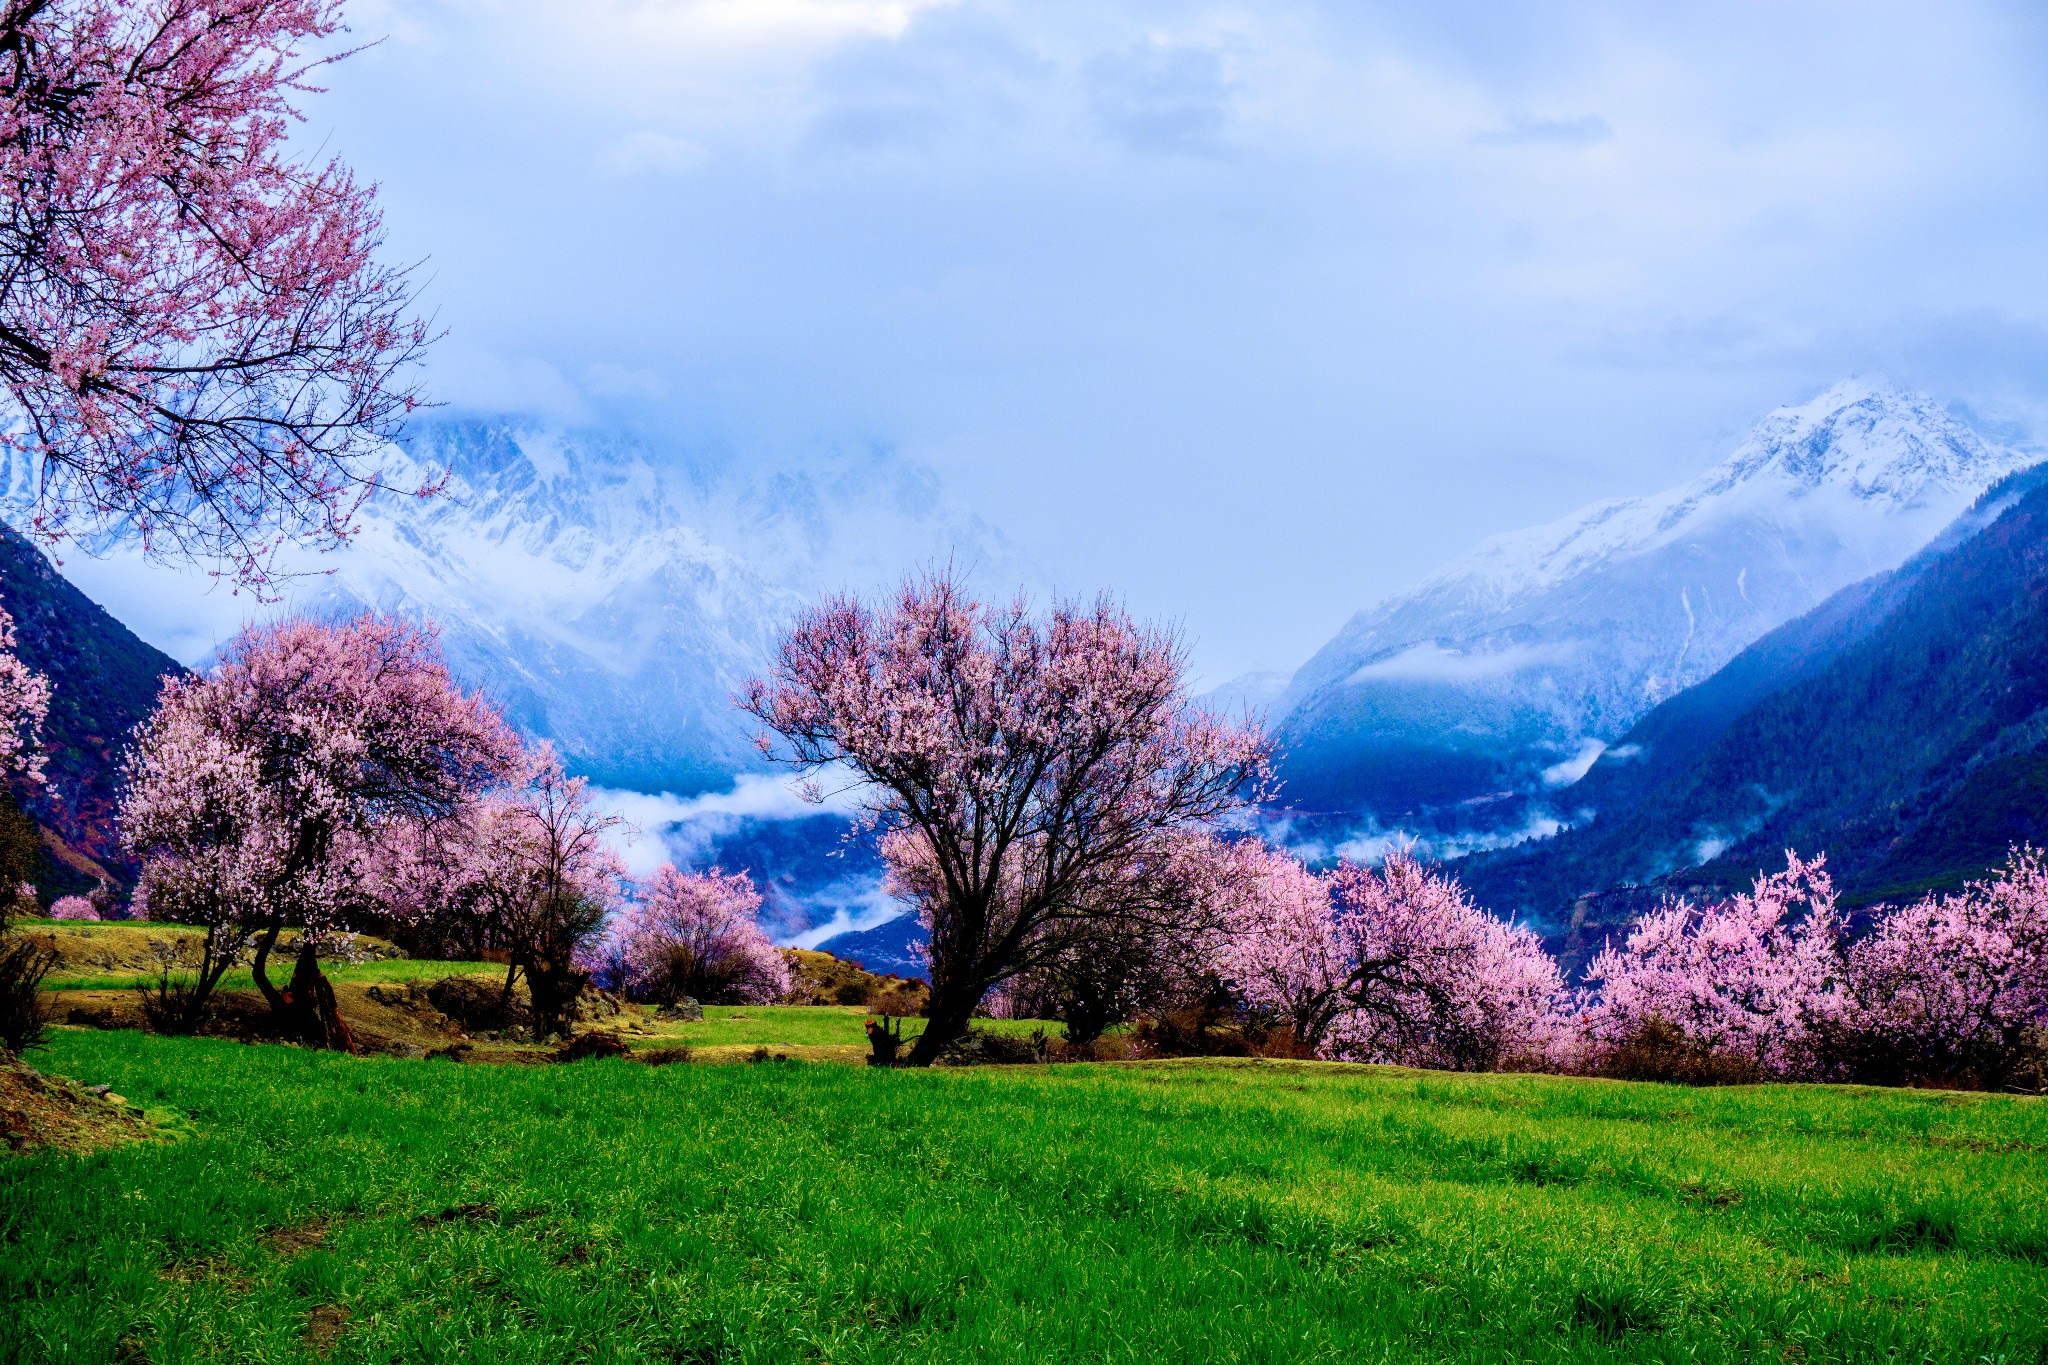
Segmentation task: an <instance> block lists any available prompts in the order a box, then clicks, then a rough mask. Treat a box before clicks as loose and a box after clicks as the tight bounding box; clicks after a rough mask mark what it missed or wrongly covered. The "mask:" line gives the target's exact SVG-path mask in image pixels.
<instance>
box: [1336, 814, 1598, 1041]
mask: <svg viewBox="0 0 2048 1365" xmlns="http://www.w3.org/2000/svg"><path fill="white" fill-rule="evenodd" d="M1328 882H1329V888H1330V903H1331V908H1332V913H1333V916H1334V920H1335V929H1336V935H1337V942H1338V943H1339V945H1341V947H1340V955H1341V960H1342V961H1343V962H1344V963H1345V965H1346V968H1347V973H1346V976H1345V979H1344V987H1343V995H1344V1004H1345V1009H1344V1012H1343V1013H1342V1014H1340V1015H1339V1016H1338V1017H1337V1018H1336V1019H1335V1020H1333V1021H1332V1022H1331V1024H1330V1026H1329V1028H1328V1031H1327V1032H1326V1034H1325V1035H1324V1040H1323V1044H1322V1047H1323V1051H1324V1052H1325V1054H1326V1055H1330V1056H1336V1057H1344V1058H1350V1059H1353V1060H1357V1061H1379V1062H1393V1063H1397V1064H1400V1065H1405V1066H1425V1067H1436V1068H1441V1069H1445V1070H1453V1071H1484V1070H1492V1069H1494V1068H1497V1067H1499V1066H1501V1065H1503V1064H1506V1063H1526V1062H1535V1061H1539V1060H1541V1059H1542V1058H1543V1057H1544V1056H1545V1055H1546V1054H1547V1053H1548V1052H1549V1050H1550V1047H1551V1045H1552V1030H1553V1028H1554V1025H1555V1020H1556V1010H1557V1006H1558V1002H1559V998H1560V996H1561V993H1562V991H1563V986H1564V982H1563V979H1562V977H1561V976H1560V975H1559V973H1558V969H1557V963H1556V962H1555V961H1554V960H1553V959H1552V958H1551V957H1550V955H1549V954H1548V953H1546V952H1544V951H1543V945H1542V942H1541V941H1540V940H1539V939H1538V938H1537V937H1536V935H1535V934H1534V933H1532V932H1531V931H1530V930H1528V929H1527V928H1524V927H1521V926H1518V925H1510V924H1507V923H1505V922H1504V921H1502V920H1500V919H1497V918H1495V917H1494V916H1493V915H1490V914H1488V913H1487V912H1486V911H1484V910H1482V909H1480V908H1479V907H1478V906H1476V905H1474V904H1472V902H1471V900H1470V899H1469V898H1467V896H1466V895H1465V891H1464V888H1463V887H1461V886H1459V885H1458V882H1457V879H1456V878H1454V877H1448V876H1445V875H1443V874H1441V873H1437V872H1434V871H1431V870H1430V869H1429V868H1426V867H1424V866H1423V865H1422V864H1421V863H1420V862H1418V861H1417V860H1416V859H1415V858H1414V857H1413V856H1411V855H1410V854H1408V853H1407V852H1405V851H1401V852H1396V853H1394V854H1392V855H1391V856H1389V857H1388V858H1387V860H1386V861H1385V863H1383V864H1382V865H1381V866H1380V867H1378V868H1368V867H1359V866H1356V865H1354V864H1350V863H1345V864H1342V865H1340V866H1339V867H1338V868H1337V869H1336V870H1335V871H1333V872H1332V873H1330V874H1329V877H1328Z"/></svg>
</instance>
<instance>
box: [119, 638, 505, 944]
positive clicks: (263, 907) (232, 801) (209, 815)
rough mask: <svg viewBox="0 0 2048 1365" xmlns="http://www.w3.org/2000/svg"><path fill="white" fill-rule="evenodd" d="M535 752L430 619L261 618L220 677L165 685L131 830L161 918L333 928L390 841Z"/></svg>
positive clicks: (137, 754) (127, 808) (132, 782)
mask: <svg viewBox="0 0 2048 1365" xmlns="http://www.w3.org/2000/svg"><path fill="white" fill-rule="evenodd" d="M518 759H519V746H518V741H517V739H516V738H515V737H514V736H513V734H512V732H511V731H510V730H509V729H508V728H507V727H506V725H505V723H504V720H503V719H502V718H501V717H500V716H499V715H498V713H497V712H496V711H495V710H494V709H493V708H492V707H491V706H490V705H489V704H488V703H486V702H485V701H484V700H483V699H482V698H481V697H478V696H475V695H473V694H470V693H466V692H464V691H463V690H462V689H461V688H460V687H459V686H457V685H456V683H455V682H454V679H453V678H452V677H451V676H450V675H449V673H448V669H447V665H446V664H445V663H444V662H443V661H442V659H441V655H440V649H439V645H438V643H437V641H436V638H435V636H434V633H433V631H432V630H431V629H430V628H428V627H424V626H419V625H415V624H413V623H410V622H406V621H402V620H397V619H389V618H380V617H373V616H364V617H359V618H357V619H355V620H353V621H348V622H344V623H342V624H339V625H324V624H320V623H317V622H312V621H301V620H287V621H282V622H278V623H275V624H270V625H263V626H252V627H249V628H248V629H246V630H244V631H243V632H242V633H241V634H240V635H238V636H236V637H235V639H234V640H232V641H231V642H230V643H229V644H228V646H227V648H226V650H225V651H224V652H223V654H222V657H221V661H220V663H219V664H218V665H217V666H216V667H215V668H214V669H213V670H212V671H211V672H210V673H208V674H207V675H205V676H204V677H197V676H192V677H183V678H173V679H170V680H168V681H166V682H165V684H164V687H163V691H162V693H161V695H160V697H159V700H158V703H157V709H156V711H155V713H154V714H153V715H152V716H151V717H150V718H149V720H148V721H146V722H145V723H144V724H143V725H142V726H141V727H140V729H139V730H138V733H137V737H136V741H135V744H134V746H133V748H132V749H131V750H130V753H129V755H128V758H127V778H128V783H127V790H126V794H125V796H124V799H123V803H122V809H121V824H122V832H123V835H124V837H125V838H126V839H127V841H128V843H129V845H130V847H131V848H133V849H134V850H135V851H136V852H137V853H138V854H140V855H142V856H144V857H145V858H146V860H147V865H146V869H145V874H144V876H145V881H146V884H147V887H148V890H147V897H148V900H149V903H150V905H151V906H152V907H153V909H154V910H155V911H157V912H159V913H162V912H165V911H167V910H171V909H173V908H175V910H176V911H177V912H178V917H180V918H186V919H188V920H190V921H191V922H194V923H208V922H212V921H214V920H217V919H234V920H239V921H243V922H246V923H252V924H284V923H292V924H297V925H299V926H301V927H303V928H306V929H308V930H311V931H314V932H315V933H319V932H321V931H324V930H326V929H328V928H330V927H338V926H339V925H340V924H341V923H342V922H343V921H344V920H345V919H347V918H348V917H349V915H350V914H351V913H353V912H356V911H359V910H361V909H363V908H366V906H367V898H368V895H369V892H370V890H371V888H372V887H373V885H374V884H375V878H374V876H373V872H372V864H373V861H374V857H375V853H376V850H377V848H378V846H379V841H380V836H382V835H384V834H385V833H387V832H390V831H394V830H397V829H401V828H404V827H406V826H408V825H416V824H418V823H421V822H426V821H430V820H433V819H437V818H441V817H445V816H447V815H449V814H450V813H452V812H453V811H454V810H455V809H456V808H457V807H458V806H460V805H461V804H462V803H463V802H464V801H465V800H466V799H467V798H468V797H469V796H470V795H471V794H472V793H473V792H475V791H478V790H482V789H487V788H490V787H492V786H495V785H498V784H501V783H503V782H505V781H506V780H508V779H509V778H511V777H512V776H513V775H514V773H515V771H516V766H517V763H518Z"/></svg>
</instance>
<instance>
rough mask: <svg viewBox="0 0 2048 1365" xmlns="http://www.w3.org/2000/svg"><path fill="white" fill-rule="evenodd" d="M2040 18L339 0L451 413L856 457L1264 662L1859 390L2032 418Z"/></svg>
mask: <svg viewBox="0 0 2048 1365" xmlns="http://www.w3.org/2000/svg"><path fill="white" fill-rule="evenodd" d="M2044 15H2048V8H2044V7H2041V6H2038V5H2032V6H2028V5H2011V6H2005V5H1990V4H1983V5H1980V4H1970V3H1966V2H1965V0H1945V3H1942V4H1938V5H1936V4H1927V3H1914V4H1900V5H1888V4H1884V3H1877V2H1876V0H1858V3H1854V4H1839V5H1831V4H1798V3H1786V2H1785V0H1773V2H1772V3H1764V4H1754V5H1744V4H1739V3H1730V2H1729V0H1719V2H1717V3H1714V4H1711V5H1706V4H1702V5H1694V6H1674V5H1666V4H1650V3H1643V4H1638V5H1629V6H1598V5H1592V6H1580V5H1554V6H1540V7H1538V6H1528V7H1518V6H1514V5H1511V4H1507V3H1503V2H1502V0H1483V2H1477V3H1470V4H1460V3H1454V2H1452V0H1418V3H1412V4H1411V3H1398V4H1380V5H1374V4H1368V3H1360V2H1359V0H1345V2H1344V3H1331V4H1317V3H1310V2H1308V0H1301V2H1299V3H1295V2H1292V0H1271V3H1264V4H1258V5H1233V4H1200V3H1187V4H1182V3H1170V2H1168V0H1160V2H1158V3H1150V2H1147V0H1139V2H1136V3H1119V2H1118V0H1076V2H1075V3H1067V2H1066V0H1028V3H1017V4H1006V3H978V2H977V0H961V2H960V3H944V2H943V0H632V2H629V0H357V3H356V4H355V5H354V7H353V8H352V10H351V16H352V22H353V25H354V30H355V36H356V37H357V38H359V39H366V38H374V37H379V36H382V37H384V41H383V42H382V44H381V45H379V46H378V47H376V48H374V49H372V50H371V51H368V52H366V53H363V54H362V55H359V56H357V57H355V58H352V59H351V60H349V61H348V62H347V63H345V64H343V65H342V66H341V67H340V68H338V69H337V70H335V71H334V72H333V73H332V75H331V77H330V86H331V89H330V92H329V93H328V94H327V95H325V96H323V97H321V98H320V99H319V100H318V101H317V102H316V103H315V104H314V105H313V106H312V110H311V113H312V119H311V123H310V124H309V129H308V131H309V134H311V135H312V136H314V137H316V138H318V139H321V140H323V141H324V143H325V145H326V146H327V147H328V148H330V149H332V150H334V151H336V152H338V153H340V154H341V155H343V156H344V157H346V158H347V159H348V160H350V161H351V162H353V163H354V164H355V165H356V166H357V168H358V169H359V170H360V171H362V172H363V173H364V174H366V175H368V176H370V177H373V178H375V179H377V180H379V181H381V182H382V185H383V194H384V202H385V204H386V209H387V215H388V225H389V229H390V237H391V245H392V249H393V250H394V252H396V253H397V254H399V255H400V256H403V257H406V258H418V259H424V260H425V261H426V262H427V265H426V268H425V274H426V275H427V277H428V288H427V292H426V298H427V300H428V302H429V303H430V304H431V306H432V307H433V308H434V309H435V311H436V313H437V315H438V318H439V321H440V323H441V324H442V325H443V326H445V327H446V328H447V329H448V333H449V335H448V337H447V339H446V340H445V341H444V342H443V343H442V344H441V345H440V346H439V348H438V349H437V351H436V354H435V356H434V359H433V362H432V369H431V375H430V378H431V382H432V384H433V386H434V387H435V388H436V389H437V390H438V392H439V394H440V395H441V396H442V397H443V398H445V399H447V400H448V401H449V402H450V403H451V404H453V405H455V406H457V407H458V408H469V409H483V410H492V409H515V410H521V411H528V412H534V413H537V414H539V415H542V416H549V417H554V418H560V419H565V420H573V421H579V422H598V423H608V422H630V423H637V424H641V425H644V426H648V427H650V428H654V429H657V430H660V431H662V432H665V433H668V434H671V435H672V436H673V437H674V439H675V440H677V441H678V442H679V443H682V444H686V445H688V446H689V447H691V448H692V449H696V450H699V451H710V452H715V453H718V454H721V455H723V456H725V457H727V458H731V459H734V460H741V461H763V462H768V461H774V460H776V459H779V458H783V457H784V456H786V455H787V454H788V453H790V452H792V451H814V450H817V449H821V448H824V449H829V448H832V447H836V446H844V445H867V444H871V443H876V442H880V443H884V444H888V445H893V446H895V447H897V448H899V449H901V450H902V451H904V452H905V453H907V454H909V455H911V456H913V457H915V458H918V459H921V460H923V461H925V462H927V463H929V464H931V465H932V466H934V467H935V468H936V469H937V470H938V471H939V472H940V473H941V475H942V476H943V477H944V478H945V480H946V481H947V482H948V484H949V485H950V486H951V487H952V488H953V490H954V491H955V492H956V493H957V494H958V495H960V496H961V497H962V498H963V499H965V500H966V501H967V502H968V503H969V504H970V505H971V506H973V507H975V508H976V509H978V510H979V511H980V512H982V514H983V515H985V516H986V517H987V518H988V519H989V520H991V521H992V522H994V523H996V524H998V525H1000V526H1001V527H1003V528H1004V529H1005V530H1006V531H1008V532H1009V534H1010V535H1011V536H1012V537H1013V538H1014V539H1015V540H1016V541H1017V542H1019V544H1020V545H1021V546H1022V547H1023V548H1024V549H1025V550H1026V551H1027V552H1028V553H1030V554H1031V555H1033V556H1034V557H1036V558H1037V559H1038V560H1039V561H1040V562H1041V563H1043V564H1045V565H1046V566H1048V568H1049V569H1050V570H1051V571H1052V572H1053V574H1054V575H1055V576H1056V577H1057V578H1058V579H1059V580H1060V581H1061V582H1062V583H1064V584H1067V585H1069V586H1071V587H1074V588H1083V589H1093V588H1096V587H1099V586H1108V587H1113V588H1116V589H1117V590H1119V591H1121V592H1122V593H1123V594H1124V595H1125V596H1126V597H1128V598H1129V599H1130V601H1131V602H1132V603H1133V604H1134V605H1135V606H1136V607H1137V608H1138V609H1139V610H1140V611H1141V612H1143V613H1144V614H1146V615H1151V616H1166V617H1174V618H1179V619H1181V620H1183V621H1184V622H1185V623H1186V626H1187V628H1188V630H1189V632H1190V634H1191V635H1192V636H1193V637H1194V638H1195V641H1196V643H1197V650H1198V652H1197V660H1198V664H1199V666H1200V668H1201V670H1202V672H1203V673H1204V675H1205V676H1206V678H1207V680H1209V681H1220V680H1221V679H1222V678H1223V677H1226V676H1229V675H1230V674H1233V673H1235V672H1238V671H1241V670H1246V669H1252V668H1261V667H1281V668H1284V667H1291V666H1293V665H1295V664H1298V663H1299V662H1301V661H1302V659H1303V658H1305V657H1306V656H1307V655H1308V654H1309V653H1311V652H1313V650H1314V649H1315V648H1316V647H1317V646H1318V645H1320V644H1321V643H1322V642H1323V640H1324V639H1326V638H1327V637H1328V636H1329V635H1330V634H1331V633H1332V632H1333V631H1334V630H1335V629H1336V627H1337V626H1338V625H1339V624H1340V623H1341V622H1342V621H1343V619H1344V618H1345V617H1346V616H1347V615H1348V614H1349V613H1350V612H1351V611H1353V610H1354V609H1356V608H1358V607H1360V606H1362V605H1364V604H1366V603H1368V602H1370V601H1371V600H1373V599H1374V598H1376V597H1377V596H1379V595H1380V594H1382V593H1384V592H1386V591H1389V590H1391V589H1394V588H1398V587H1400V586H1401V585H1403V584H1404V583H1406V582H1409V581H1412V580H1414V579H1416V578H1418V577H1420V576H1421V575H1422V574H1424V573H1426V572H1427V571H1429V570H1430V569H1432V568H1433V567H1435V566H1437V565H1438V564H1440V563H1441V562H1443V561H1444V560H1446V559H1448V558H1449V557H1451V556H1452V555H1454V554H1456V553H1458V552H1459V551H1461V550H1463V549H1465V548H1467V547H1469V546H1470V545H1471V544H1472V543H1473V542H1474V541H1475V540H1477V539H1479V538H1481V537H1483V536H1485V535H1489V534H1492V533H1495V532H1498V531H1502V530H1507V529H1512V528H1514V527H1518V526H1522V525H1527V524H1529V523H1531V522H1535V521H1540V520H1546V519H1549V518H1552V517H1555V516H1558V515H1561V514H1563V513H1565V512H1568V511H1570V510H1571V509H1573V508H1574V507H1576V506H1579V505H1580V504H1583V503H1585V502H1587V501H1590V500H1592V499H1595V498H1598V497H1604V496H1611V495H1615V494H1622V493H1632V492H1642V491H1647V490H1651V489H1656V488H1661V487H1664V486H1667V485H1669V484H1671V483H1674V482H1676V481H1678V480H1680V479H1682V478H1685V477H1688V476H1690V475H1691V474H1693V473H1695V472H1696V471H1697V470H1699V469H1700V468H1702V467H1704V466H1705V465H1706V464H1708V463H1710V462H1711V461H1713V460H1714V459H1716V458H1718V457H1719V456H1721V455H1722V454H1725V453H1726V452H1727V451H1728V450H1729V449H1730V448H1731V447H1732V446H1733V445H1734V443H1735V442H1736V440H1738V439H1739V437H1740V435H1741V433H1742V432H1743V431H1744V430H1746V429H1747V427H1748V426H1749V425H1750V424H1751V423H1752V422H1753V421H1754V420H1755V419H1756V418H1757V417H1758V416H1760V415H1761V414H1762V413H1763V412H1764V411H1766V410H1768V409H1769V408H1771V407H1774V406H1776V405H1778V404H1781V403H1786V402H1791V401H1796V400H1801V399H1804V398H1807V397H1810V396H1811V395H1812V394H1813V393H1814V392H1816V391H1818V390H1819V389H1820V388H1822V387H1824V386H1826V385H1827V384H1829V383H1831V382H1833V381H1834V380H1836V379H1839V378H1841V377H1843V376H1844V375H1846V374H1849V373H1853V372H1861V373H1871V374H1875V373H1882V374H1888V375H1890V376H1892V377H1894V378H1897V379H1899V380H1901V381H1902V382H1905V383H1908V384H1913V385H1917V386H1920V387H1924V388H1926V389H1928V390H1930V391H1932V392H1935V393H1937V394H1939V395H1941V396H1944V397H1947V398H1950V399H1953V400H1956V401H1958V402H1960V403H1963V404H1967V405H1968V406H1969V407H1970V408H1971V409H1972V410H1973V411H1974V412H1975V413H1977V414H1978V415H1979V416H1980V417H1981V418H1982V419H1983V422H1984V426H1985V429H1986V430H1987V434H2004V435H2007V436H2008V437H2010V436H2012V435H2013V434H2014V433H2015V432H2020V433H2025V432H2030V431H2032V430H2034V429H2036V428H2037V427H2038V428H2039V429H2041V430H2043V431H2048V425H2044V424H2043V423H2042V418H2043V416H2044V415H2048V330H2044V329H2048V277H2044V263H2043V254H2042V251H2041V245H2042V233H2043V229H2042V226H2041V225H2042V223H2043V222H2044V216H2048V184H2044V168H2048V156H2044V152H2048V147H2044V145H2043V144H2044V133H2048V126H2044V105H2048V80H2044V76H2048V22H2044Z"/></svg>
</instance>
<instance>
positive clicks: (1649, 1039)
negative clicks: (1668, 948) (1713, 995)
mask: <svg viewBox="0 0 2048 1365" xmlns="http://www.w3.org/2000/svg"><path fill="white" fill-rule="evenodd" d="M1593 1074H1594V1075H1596V1076H1605V1077H1606V1078H1607V1079H1609V1080H1613V1081H1664V1082H1667V1083H1671V1084H1675V1085H1750V1084H1753V1083H1755V1082H1756V1081H1757V1080H1758V1079H1759V1075H1758V1072H1757V1067H1756V1064H1755V1063H1754V1062H1751V1061H1749V1060H1748V1059H1747V1058H1743V1057H1737V1056H1732V1055H1730V1054H1728V1053H1726V1052H1718V1051H1715V1050H1714V1049H1712V1048H1709V1047H1707V1046H1705V1045H1704V1044H1702V1043H1700V1042H1698V1041H1697V1040H1695V1039H1692V1038H1688V1037H1686V1035H1685V1033H1684V1032H1683V1031H1682V1030H1681V1029H1680V1028H1679V1027H1678V1026H1677V1025H1676V1024H1673V1023H1671V1022H1670V1021H1669V1020H1667V1019H1660V1018H1655V1017H1652V1018H1651V1019H1649V1020H1648V1021H1646V1022H1645V1023H1644V1024H1643V1025H1642V1027H1641V1028H1639V1029H1637V1030H1636V1031H1635V1032H1634V1033H1633V1034H1631V1035H1630V1036H1629V1037H1628V1038H1626V1039H1625V1040H1623V1041H1622V1042H1621V1043H1620V1044H1619V1045H1617V1046H1615V1047H1612V1048H1609V1049H1608V1050H1607V1051H1606V1052H1605V1053H1603V1054H1602V1055H1601V1056H1600V1058H1599V1060H1598V1061H1597V1062H1596V1063H1595V1064H1594V1067H1593Z"/></svg>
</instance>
